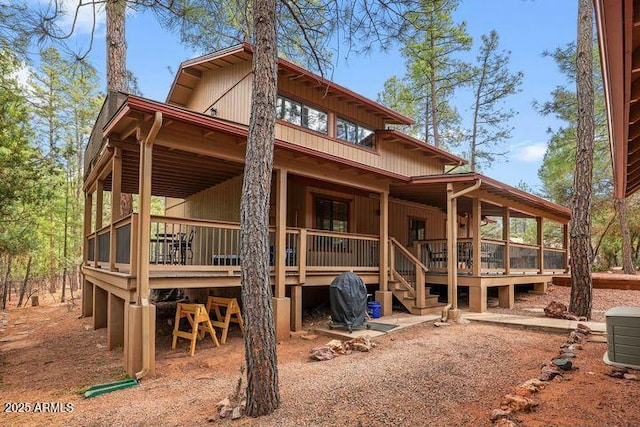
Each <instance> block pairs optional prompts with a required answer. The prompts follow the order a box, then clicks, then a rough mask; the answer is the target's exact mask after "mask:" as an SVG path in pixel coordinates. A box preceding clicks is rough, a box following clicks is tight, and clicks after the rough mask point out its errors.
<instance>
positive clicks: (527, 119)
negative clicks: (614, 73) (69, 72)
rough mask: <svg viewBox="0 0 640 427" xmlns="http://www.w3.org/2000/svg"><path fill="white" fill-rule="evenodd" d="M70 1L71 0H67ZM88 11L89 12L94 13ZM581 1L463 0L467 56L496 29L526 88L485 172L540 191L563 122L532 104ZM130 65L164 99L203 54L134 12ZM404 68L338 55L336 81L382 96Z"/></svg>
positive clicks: (395, 59)
mask: <svg viewBox="0 0 640 427" xmlns="http://www.w3.org/2000/svg"><path fill="white" fill-rule="evenodd" d="M67 2H71V0H67ZM87 12H88V11H87ZM576 16H577V2H576V1H574V0H466V1H465V0H463V1H461V5H460V7H459V8H458V10H457V11H456V12H455V14H454V17H455V19H456V20H458V21H462V20H464V21H466V23H467V30H468V32H469V34H470V35H471V36H472V37H473V39H474V48H473V50H472V51H471V52H470V53H468V54H467V58H466V59H468V60H471V59H473V58H475V55H476V49H477V47H478V45H479V43H480V36H481V35H482V34H486V33H488V32H489V31H491V30H493V29H495V30H496V31H497V32H498V33H499V35H500V42H501V47H502V48H503V49H506V50H510V51H511V65H510V68H511V70H512V71H522V72H523V73H524V81H523V85H522V91H521V92H520V93H518V94H515V95H513V96H512V97H510V98H509V99H508V101H507V103H508V105H509V106H510V107H511V108H512V109H514V110H515V111H517V112H518V114H517V115H516V117H515V118H514V119H513V120H512V122H511V125H512V126H513V127H514V130H513V132H512V138H511V140H510V141H507V142H506V144H505V147H506V148H507V149H508V150H509V155H508V156H507V157H508V159H509V160H508V161H507V160H499V161H497V162H495V163H494V164H493V166H492V167H491V168H488V169H487V170H484V171H483V172H484V173H485V174H487V175H489V176H491V177H493V178H496V179H498V180H501V181H503V182H506V183H508V184H511V185H517V184H518V183H519V182H520V181H524V182H526V183H527V184H528V185H530V186H531V187H533V188H534V189H536V190H537V189H539V180H538V177H537V171H538V169H539V167H540V165H541V160H542V156H543V155H544V151H545V148H546V141H547V140H548V134H547V129H548V128H549V127H555V126H557V125H558V123H557V122H555V121H554V120H553V119H552V118H550V117H543V116H541V115H540V114H539V113H538V112H537V111H536V110H535V109H534V108H533V106H532V103H533V101H534V100H538V101H544V100H547V99H548V98H549V94H550V92H551V91H552V90H553V89H554V88H555V87H556V86H558V85H564V84H565V81H564V78H563V77H562V76H561V75H560V74H559V73H558V71H557V69H556V67H555V64H554V63H553V61H552V60H551V59H549V58H543V57H542V53H543V52H544V51H545V50H553V49H555V48H556V47H560V46H564V45H565V44H566V43H568V42H570V41H572V40H575V34H576ZM90 28H91V24H90V19H89V17H88V14H87V15H85V16H84V17H81V20H80V27H79V32H78V36H79V37H78V43H86V40H87V32H88V31H89V29H90ZM97 28H98V31H97V34H96V37H97V38H96V40H95V42H94V49H93V51H92V53H91V58H92V62H93V63H94V64H95V65H96V66H97V67H98V69H99V71H100V73H101V74H102V75H103V76H104V62H105V51H104V25H103V23H102V22H98V27H97ZM127 40H128V68H129V69H130V70H131V71H133V72H134V74H135V75H136V76H137V78H138V81H139V86H140V89H141V91H142V93H143V95H144V96H146V97H148V98H152V99H156V100H160V101H164V100H165V98H166V95H167V91H168V89H169V87H170V85H171V81H172V79H173V74H172V72H175V70H176V69H177V67H178V65H179V64H180V62H181V61H183V60H185V59H189V58H191V57H193V56H196V55H198V54H200V53H203V52H195V51H193V50H192V49H190V48H187V47H185V46H183V45H181V44H180V43H179V41H178V37H177V36H176V35H174V34H170V33H167V32H166V31H164V30H163V29H162V28H161V27H160V26H159V25H158V24H157V23H156V21H155V18H154V16H153V15H152V14H150V13H141V12H137V13H135V14H131V15H130V16H129V17H128V21H127ZM403 73H404V60H403V58H402V57H401V55H400V54H399V52H398V51H397V48H391V49H389V50H388V51H386V52H374V53H373V54H371V55H369V56H366V57H363V56H354V55H352V56H350V57H349V58H337V64H336V66H335V69H334V71H333V75H332V77H331V78H332V80H334V81H335V82H337V83H339V84H341V85H343V86H346V87H348V88H349V89H352V90H354V91H356V92H358V93H361V94H363V95H365V96H367V97H369V98H371V99H376V97H377V94H378V92H379V91H380V90H381V89H382V86H383V83H384V81H385V80H386V79H387V78H389V77H391V76H392V75H394V74H395V75H398V76H401V75H402V74H403ZM455 105H456V106H457V108H458V110H459V112H460V114H461V115H462V117H463V120H464V119H465V118H466V117H469V116H470V115H471V112H470V110H469V108H470V97H469V93H468V92H467V93H465V92H464V91H459V92H458V93H457V94H456V100H455Z"/></svg>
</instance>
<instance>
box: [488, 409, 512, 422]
mask: <svg viewBox="0 0 640 427" xmlns="http://www.w3.org/2000/svg"><path fill="white" fill-rule="evenodd" d="M510 416H511V411H509V410H504V409H494V410H493V411H491V421H496V420H499V419H502V418H509V417H510Z"/></svg>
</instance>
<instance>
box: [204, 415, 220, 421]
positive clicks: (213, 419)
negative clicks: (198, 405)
mask: <svg viewBox="0 0 640 427" xmlns="http://www.w3.org/2000/svg"><path fill="white" fill-rule="evenodd" d="M219 419H220V415H218V414H213V415H209V416H208V417H207V422H208V423H215V422H216V421H218V420H219Z"/></svg>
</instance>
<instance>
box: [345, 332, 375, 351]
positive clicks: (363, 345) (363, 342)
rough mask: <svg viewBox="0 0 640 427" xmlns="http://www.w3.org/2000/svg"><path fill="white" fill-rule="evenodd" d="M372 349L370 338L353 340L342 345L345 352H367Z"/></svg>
mask: <svg viewBox="0 0 640 427" xmlns="http://www.w3.org/2000/svg"><path fill="white" fill-rule="evenodd" d="M373 347H374V344H373V343H372V342H371V338H369V337H368V336H364V337H359V338H354V339H352V340H349V341H347V342H345V343H344V348H345V349H346V350H355V351H363V352H367V351H369V350H371V348H373Z"/></svg>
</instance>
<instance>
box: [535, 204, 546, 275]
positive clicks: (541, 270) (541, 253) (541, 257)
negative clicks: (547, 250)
mask: <svg viewBox="0 0 640 427" xmlns="http://www.w3.org/2000/svg"><path fill="white" fill-rule="evenodd" d="M536 223H537V224H536V225H537V227H538V229H537V230H536V231H537V233H538V236H537V238H538V267H539V269H538V273H540V274H542V273H544V228H543V227H544V218H543V217H541V216H539V217H537V218H536Z"/></svg>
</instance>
